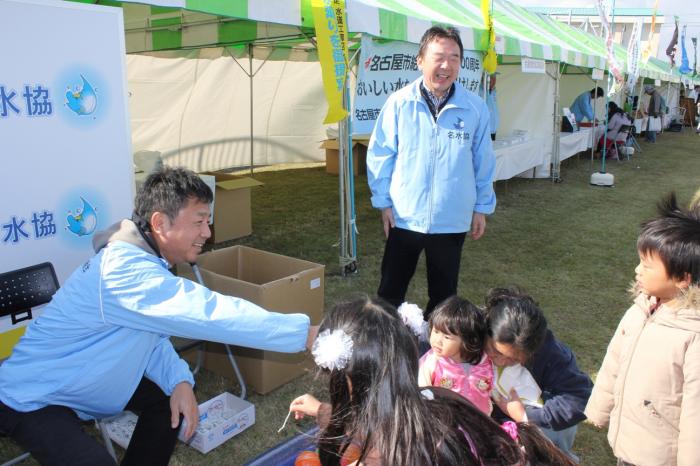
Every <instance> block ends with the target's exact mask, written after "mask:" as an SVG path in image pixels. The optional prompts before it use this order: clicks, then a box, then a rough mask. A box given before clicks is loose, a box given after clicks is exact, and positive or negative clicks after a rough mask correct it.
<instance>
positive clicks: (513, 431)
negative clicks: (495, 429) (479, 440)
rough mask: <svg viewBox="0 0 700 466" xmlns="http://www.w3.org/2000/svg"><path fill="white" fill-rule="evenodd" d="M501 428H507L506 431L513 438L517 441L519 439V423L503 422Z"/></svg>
mask: <svg viewBox="0 0 700 466" xmlns="http://www.w3.org/2000/svg"><path fill="white" fill-rule="evenodd" d="M501 429H503V430H505V431H506V433H507V434H508V435H510V438H512V439H513V440H515V441H516V442H517V441H518V425H517V424H516V423H515V422H513V421H506V422H504V423H503V424H501Z"/></svg>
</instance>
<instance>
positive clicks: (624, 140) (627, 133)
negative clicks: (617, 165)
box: [613, 125, 641, 160]
mask: <svg viewBox="0 0 700 466" xmlns="http://www.w3.org/2000/svg"><path fill="white" fill-rule="evenodd" d="M633 132H634V125H622V126H620V130H619V131H618V133H617V137H616V138H615V141H613V147H614V148H615V152H616V153H617V159H618V160H622V158H621V157H620V155H621V153H620V147H625V158H626V159H627V160H629V159H630V154H629V151H627V150H626V149H627V147H628V141H630V138H631V140H632V144H634V145H637V141H636V140H635V139H634V136H633V135H632V133H633ZM640 151H641V149H640Z"/></svg>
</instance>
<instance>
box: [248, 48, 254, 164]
mask: <svg viewBox="0 0 700 466" xmlns="http://www.w3.org/2000/svg"><path fill="white" fill-rule="evenodd" d="M248 67H249V69H250V74H249V75H248V76H250V78H249V80H250V176H253V77H254V74H253V44H252V43H249V44H248Z"/></svg>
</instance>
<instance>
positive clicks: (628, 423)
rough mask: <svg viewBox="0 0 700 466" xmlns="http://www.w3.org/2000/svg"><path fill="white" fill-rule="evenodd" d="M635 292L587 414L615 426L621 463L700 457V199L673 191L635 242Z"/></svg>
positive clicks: (613, 440)
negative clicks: (681, 203)
mask: <svg viewBox="0 0 700 466" xmlns="http://www.w3.org/2000/svg"><path fill="white" fill-rule="evenodd" d="M637 250H638V252H639V260H640V262H639V265H638V266H637V268H636V269H635V273H636V284H635V287H634V293H635V295H636V298H635V300H634V304H633V305H632V307H631V308H630V309H629V310H628V311H627V312H626V313H625V315H624V317H623V318H622V321H620V324H619V325H618V327H617V330H616V331H615V335H614V336H613V338H612V341H611V342H610V345H609V346H608V350H607V353H606V355H605V359H604V360H603V365H602V367H601V369H600V372H599V373H598V379H597V380H596V383H595V386H594V388H593V393H592V395H591V398H590V400H589V401H588V405H587V406H586V411H585V414H586V416H587V417H588V419H589V420H590V421H591V422H592V423H593V424H595V425H597V426H600V427H602V426H605V425H608V424H609V429H608V441H609V442H610V446H611V447H612V449H613V453H614V454H615V456H616V457H617V458H618V464H619V465H691V464H699V463H700V443H698V441H697V438H698V435H699V434H700V424H699V423H698V419H700V287H699V286H700V204H699V203H698V202H697V200H696V201H695V202H694V203H693V204H691V207H690V208H689V209H683V208H680V207H678V204H677V202H676V197H675V195H673V194H670V195H669V196H667V197H666V198H665V199H664V200H663V201H662V202H661V203H660V204H659V215H658V216H657V217H655V218H653V219H651V220H649V221H646V222H644V223H643V224H642V230H641V233H640V235H639V238H638V240H637Z"/></svg>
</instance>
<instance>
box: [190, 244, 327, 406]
mask: <svg viewBox="0 0 700 466" xmlns="http://www.w3.org/2000/svg"><path fill="white" fill-rule="evenodd" d="M197 263H198V264H199V269H200V271H201V273H202V278H203V280H204V284H205V285H206V286H207V287H208V288H210V289H212V290H214V291H218V292H220V293H223V294H226V295H230V296H236V297H239V298H243V299H246V300H248V301H251V302H253V303H255V304H257V305H259V306H261V307H263V308H265V309H267V310H270V311H275V312H283V313H298V312H302V313H304V314H307V315H308V316H309V318H310V319H311V323H312V324H314V325H316V324H319V323H320V321H321V318H322V316H323V298H324V295H323V290H324V269H325V267H324V266H323V265H320V264H315V263H313V262H308V261H305V260H301V259H295V258H293V257H287V256H282V255H280V254H274V253H271V252H266V251H261V250H258V249H253V248H249V247H246V246H233V247H229V248H223V249H217V250H214V251H210V252H207V253H205V254H202V255H201V256H200V257H199V259H198V260H197ZM177 273H178V275H180V276H183V277H186V278H189V279H190V280H195V278H194V274H193V273H192V269H191V267H190V266H189V265H187V264H180V265H178V266H177ZM206 346H207V349H206V354H205V356H204V367H205V368H206V369H208V370H211V371H214V372H216V373H218V374H221V375H223V376H225V377H228V378H231V379H235V373H234V371H233V368H232V367H231V364H230V362H229V360H228V355H227V354H226V349H225V347H224V346H223V345H222V344H218V343H212V342H207V345H206ZM232 351H233V354H234V356H235V358H236V362H237V364H238V367H239V369H240V370H241V374H242V375H243V379H244V380H245V382H246V385H247V386H248V387H250V388H252V389H253V390H254V391H256V392H257V393H261V394H265V393H268V392H270V391H272V390H274V389H275V388H277V387H279V386H281V385H283V384H285V383H287V382H289V381H290V380H292V379H294V378H296V377H298V376H300V375H301V374H302V373H304V372H305V371H306V370H309V369H311V368H312V367H313V363H312V361H311V358H310V357H308V356H307V355H306V354H303V353H293V354H288V353H277V352H273V351H262V350H257V349H251V348H242V347H238V346H234V347H232ZM184 356H186V358H187V359H191V357H196V351H194V350H193V351H191V354H190V357H187V354H185V355H184Z"/></svg>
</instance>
